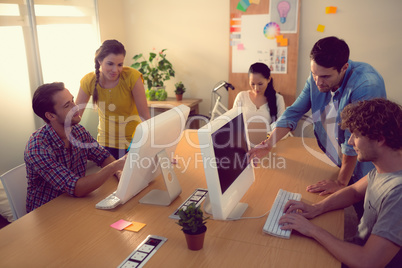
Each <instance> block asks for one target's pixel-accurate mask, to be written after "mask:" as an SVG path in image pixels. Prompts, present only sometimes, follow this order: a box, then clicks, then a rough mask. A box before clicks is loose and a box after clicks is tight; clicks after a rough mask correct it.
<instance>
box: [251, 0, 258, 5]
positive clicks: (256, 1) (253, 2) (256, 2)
mask: <svg viewBox="0 0 402 268" xmlns="http://www.w3.org/2000/svg"><path fill="white" fill-rule="evenodd" d="M260 1H261V0H250V4H257V5H258V4H259V3H260Z"/></svg>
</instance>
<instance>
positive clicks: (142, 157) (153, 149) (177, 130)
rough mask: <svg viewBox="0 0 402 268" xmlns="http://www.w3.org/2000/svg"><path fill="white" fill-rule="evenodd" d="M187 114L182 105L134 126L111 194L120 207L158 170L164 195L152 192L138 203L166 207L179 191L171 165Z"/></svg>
mask: <svg viewBox="0 0 402 268" xmlns="http://www.w3.org/2000/svg"><path fill="white" fill-rule="evenodd" d="M189 112H190V108H189V107H188V106H186V105H183V104H182V105H180V106H177V107H174V108H172V109H170V110H168V111H166V112H164V113H161V114H159V115H156V116H155V117H152V118H150V119H149V120H146V121H144V122H142V123H140V124H139V125H138V126H137V128H136V130H135V134H134V137H133V139H132V141H131V144H130V148H129V152H128V155H127V159H126V162H125V164H124V168H123V172H122V175H121V178H120V181H119V185H118V187H117V190H116V194H115V195H116V197H117V198H118V199H120V204H124V203H126V202H127V201H128V200H130V199H131V198H132V197H133V196H135V195H137V194H138V193H139V192H141V191H142V190H143V189H144V188H145V187H147V186H148V184H149V183H150V182H151V181H152V180H154V178H155V177H157V176H158V175H159V174H160V170H162V175H163V178H164V181H165V184H166V188H167V191H164V190H153V191H151V192H149V193H148V194H147V195H146V196H144V197H143V198H142V199H141V200H140V202H141V203H146V204H154V205H164V206H167V205H169V204H170V203H171V202H172V201H173V200H174V199H175V198H176V197H177V196H179V195H180V193H181V187H180V184H179V182H178V180H177V177H176V175H175V174H174V170H173V167H172V165H171V161H172V158H173V154H174V150H175V148H176V145H177V144H178V142H179V141H180V138H181V136H182V132H183V130H184V127H185V125H186V120H187V117H188V114H189Z"/></svg>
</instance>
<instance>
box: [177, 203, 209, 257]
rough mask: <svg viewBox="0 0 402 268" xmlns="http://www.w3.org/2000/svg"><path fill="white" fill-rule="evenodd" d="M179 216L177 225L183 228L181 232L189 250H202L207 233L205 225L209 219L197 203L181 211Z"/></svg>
mask: <svg viewBox="0 0 402 268" xmlns="http://www.w3.org/2000/svg"><path fill="white" fill-rule="evenodd" d="M178 215H179V217H180V219H179V221H178V222H177V224H178V225H180V226H181V227H182V229H181V230H182V231H183V233H184V235H185V237H186V241H187V246H188V248H189V249H191V250H199V249H201V248H202V247H203V245H204V237H205V232H206V231H207V227H206V226H205V224H206V220H207V219H209V217H204V213H203V212H202V210H201V208H200V207H197V206H196V205H195V203H191V204H190V205H189V206H187V208H186V209H185V210H184V209H183V208H182V209H180V210H179V212H178Z"/></svg>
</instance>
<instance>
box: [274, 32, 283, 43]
mask: <svg viewBox="0 0 402 268" xmlns="http://www.w3.org/2000/svg"><path fill="white" fill-rule="evenodd" d="M282 40H283V35H281V34H280V35H277V36H276V42H277V43H280V42H282Z"/></svg>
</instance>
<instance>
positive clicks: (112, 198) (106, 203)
mask: <svg viewBox="0 0 402 268" xmlns="http://www.w3.org/2000/svg"><path fill="white" fill-rule="evenodd" d="M118 205H120V198H118V197H117V196H116V192H113V193H112V194H110V195H108V196H107V197H106V198H105V199H103V200H101V201H100V202H99V203H98V204H96V205H95V207H96V208H98V209H113V208H115V207H117V206H118Z"/></svg>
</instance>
